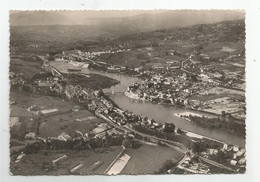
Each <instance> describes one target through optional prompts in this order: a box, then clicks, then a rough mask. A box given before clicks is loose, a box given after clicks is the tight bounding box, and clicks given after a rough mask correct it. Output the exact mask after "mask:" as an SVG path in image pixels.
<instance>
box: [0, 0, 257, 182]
mask: <svg viewBox="0 0 260 182" xmlns="http://www.w3.org/2000/svg"><path fill="white" fill-rule="evenodd" d="M0 8H1V11H0V15H1V16H0V20H1V24H0V25H1V28H0V37H1V38H0V55H1V57H0V58H1V67H0V74H1V77H0V81H1V82H0V83H1V87H2V88H1V89H0V116H1V121H0V141H1V143H0V144H1V150H0V156H1V162H0V165H1V169H0V175H1V177H0V181H3V182H6V181H8V182H9V181H21V182H23V181H36V180H37V181H46V180H48V181H72V180H77V181H88V180H95V181H104V182H105V181H122V180H124V181H125V182H128V181H129V182H130V181H131V182H132V181H143V180H145V181H156V182H157V181H160V182H164V181H165V182H166V181H167V182H168V181H170V180H172V181H173V180H174V181H178V182H180V181H184V182H189V181H192V182H195V181H200V182H201V181H211V182H215V181H229V182H233V181H236V182H242V181H246V180H248V181H250V182H253V181H259V180H260V178H259V175H258V174H259V173H260V171H259V169H260V167H259V164H260V163H259V162H260V161H259V158H260V156H259V155H260V154H259V153H258V151H260V147H259V144H260V117H259V113H260V106H259V103H260V102H259V101H260V99H259V98H260V97H259V95H260V92H259V91H260V89H259V88H260V84H259V83H260V82H259V78H260V70H259V69H260V56H259V52H258V50H259V45H260V44H259V43H260V42H259V40H260V21H259V17H260V1H259V0H196V1H195V0H156V1H155V0H154V1H152V0H128V1H127V0H117V1H116V0H73V1H72V0H7V1H1V4H0ZM11 9H14V10H18V9H19V10H37V9H38V10H39V9H45V10H56V9H74V10H78V9H95V10H104V9H121V10H123V9H126V10H130V9H245V10H246V49H247V50H246V59H247V62H246V79H247V91H246V100H247V120H246V122H247V145H246V148H247V160H248V163H247V172H246V174H244V175H204V176H200V175H157V176H156V175H145V176H116V177H115V176H109V177H107V176H65V177H61V176H60V177H53V176H42V177H19V176H18V177H17V176H16V177H14V176H10V175H9V174H8V172H9V149H8V148H9V125H8V123H9V122H8V116H9V107H8V105H9V102H8V98H9V83H8V67H9V23H8V15H9V13H8V12H9V10H11ZM254 60H255V61H254ZM258 178H259V179H258Z"/></svg>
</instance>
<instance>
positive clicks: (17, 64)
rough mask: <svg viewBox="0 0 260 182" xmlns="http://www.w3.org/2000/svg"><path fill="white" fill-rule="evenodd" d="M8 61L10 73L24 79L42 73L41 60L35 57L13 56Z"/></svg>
mask: <svg viewBox="0 0 260 182" xmlns="http://www.w3.org/2000/svg"><path fill="white" fill-rule="evenodd" d="M10 59H11V60H10V72H14V73H20V74H22V76H23V77H24V78H26V79H30V78H32V77H33V76H34V75H35V74H38V73H40V72H42V71H43V69H42V68H41V65H42V60H41V59H40V58H38V57H36V56H32V55H20V54H19V55H18V54H14V55H11V57H10Z"/></svg>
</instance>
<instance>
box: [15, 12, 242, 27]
mask: <svg viewBox="0 0 260 182" xmlns="http://www.w3.org/2000/svg"><path fill="white" fill-rule="evenodd" d="M244 18H245V13H244V11H239V10H237V11H231V10H200V11H197V10H169V11H165V10H164V11H133V12H131V11H11V13H10V25H11V26H33V25H98V26H100V28H102V27H104V28H108V29H113V28H115V27H117V28H121V29H125V30H139V31H146V30H156V29H163V28H171V27H174V26H185V25H193V24H203V23H215V22H220V21H226V20H237V19H244Z"/></svg>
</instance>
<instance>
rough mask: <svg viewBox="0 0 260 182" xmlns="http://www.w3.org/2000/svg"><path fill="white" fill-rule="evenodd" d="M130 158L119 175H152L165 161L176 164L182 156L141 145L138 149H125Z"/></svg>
mask: <svg viewBox="0 0 260 182" xmlns="http://www.w3.org/2000/svg"><path fill="white" fill-rule="evenodd" d="M126 153H127V154H128V155H129V156H131V159H130V160H129V162H128V164H127V165H126V166H125V168H124V169H123V170H122V172H121V174H153V173H154V172H156V171H157V170H158V169H160V168H161V167H162V166H163V164H164V163H165V162H166V161H167V160H172V161H173V162H177V161H178V160H179V159H180V158H181V157H182V154H180V153H178V152H177V151H175V150H173V149H171V148H168V147H161V146H152V145H142V146H141V147H140V148H138V149H127V151H126Z"/></svg>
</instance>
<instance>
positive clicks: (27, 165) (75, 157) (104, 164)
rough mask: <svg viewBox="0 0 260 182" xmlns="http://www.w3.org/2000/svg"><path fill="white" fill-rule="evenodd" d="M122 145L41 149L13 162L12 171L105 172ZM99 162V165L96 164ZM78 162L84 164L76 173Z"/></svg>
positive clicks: (53, 172)
mask: <svg viewBox="0 0 260 182" xmlns="http://www.w3.org/2000/svg"><path fill="white" fill-rule="evenodd" d="M121 149H122V148H121V147H112V148H111V149H96V150H79V151H71V150H68V151H62V150H61V151H41V152H40V153H37V154H30V155H26V156H24V157H23V158H22V160H21V161H20V162H19V163H14V162H13V161H12V162H11V163H12V165H11V169H10V170H11V172H12V174H14V175H69V174H83V175H86V174H103V173H104V171H105V170H106V169H107V168H108V166H109V165H110V164H111V163H112V161H113V160H114V159H115V157H116V156H117V155H118V154H119V153H120V151H121ZM63 155H66V156H67V158H65V159H63V160H61V161H59V162H58V163H56V164H55V165H54V164H53V162H52V161H53V160H55V159H57V158H59V157H61V156H63ZM98 161H100V162H99V165H94V164H95V163H97V162H98ZM78 164H83V166H82V167H81V168H79V169H78V170H77V171H76V172H75V173H71V172H70V170H71V169H72V168H74V167H75V166H76V165H78Z"/></svg>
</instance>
